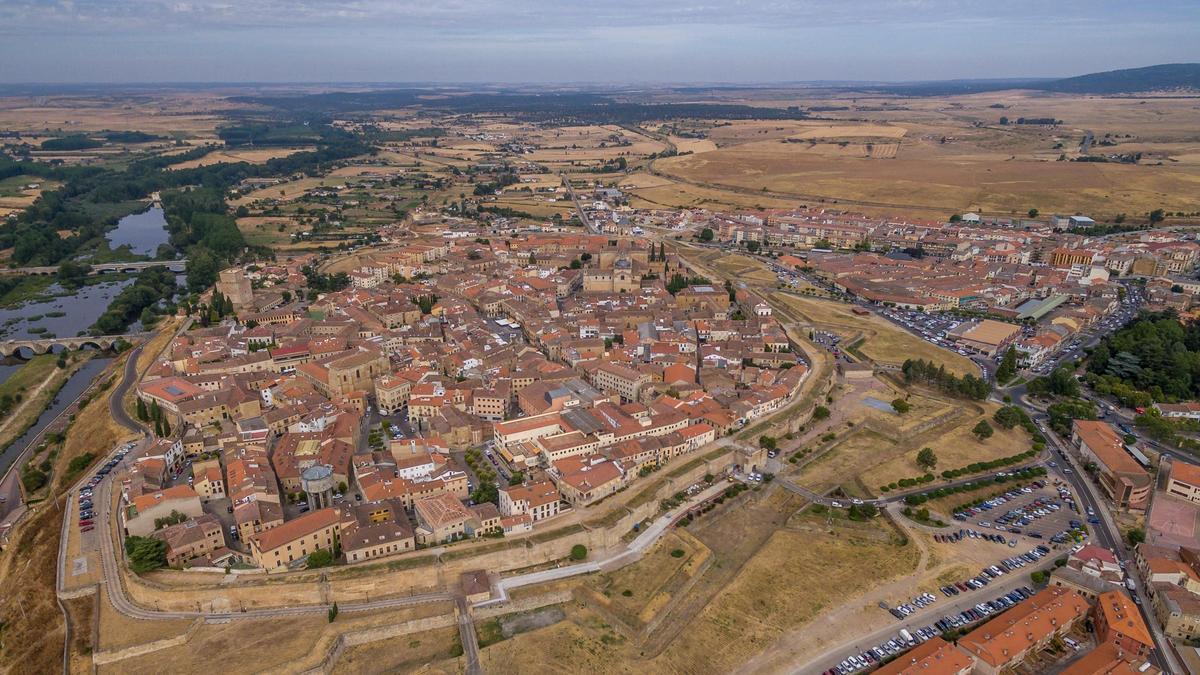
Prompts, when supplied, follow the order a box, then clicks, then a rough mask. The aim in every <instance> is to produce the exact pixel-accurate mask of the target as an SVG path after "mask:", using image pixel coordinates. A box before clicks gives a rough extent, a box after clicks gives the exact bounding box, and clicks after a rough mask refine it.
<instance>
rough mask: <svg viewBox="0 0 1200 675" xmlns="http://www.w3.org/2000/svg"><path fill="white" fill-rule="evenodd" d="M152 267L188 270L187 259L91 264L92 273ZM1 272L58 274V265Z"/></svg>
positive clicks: (19, 268) (10, 269)
mask: <svg viewBox="0 0 1200 675" xmlns="http://www.w3.org/2000/svg"><path fill="white" fill-rule="evenodd" d="M151 267H166V268H168V269H170V270H171V271H172V272H184V271H186V270H187V260H142V261H138V262H115V263H97V264H94V265H91V268H92V269H91V272H89V274H90V275H92V276H95V275H97V274H120V273H122V272H140V271H142V270H144V269H149V268H151ZM0 274H31V275H42V276H46V275H51V274H58V267H0Z"/></svg>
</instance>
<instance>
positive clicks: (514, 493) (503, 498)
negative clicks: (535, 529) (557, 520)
mask: <svg viewBox="0 0 1200 675" xmlns="http://www.w3.org/2000/svg"><path fill="white" fill-rule="evenodd" d="M558 504H559V493H558V488H556V487H555V486H554V483H552V482H550V481H538V482H536V483H528V484H525V485H514V486H510V487H506V488H501V489H500V514H501V515H503V516H519V515H524V514H528V515H529V516H530V518H531V519H532V521H533V522H535V523H536V522H538V521H539V520H545V519H547V518H551V517H553V516H555V515H558Z"/></svg>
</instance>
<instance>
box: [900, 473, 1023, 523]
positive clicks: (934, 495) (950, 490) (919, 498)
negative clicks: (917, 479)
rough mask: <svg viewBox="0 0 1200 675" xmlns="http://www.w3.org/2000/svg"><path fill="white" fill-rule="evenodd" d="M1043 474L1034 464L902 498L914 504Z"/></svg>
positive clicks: (971, 504)
mask: <svg viewBox="0 0 1200 675" xmlns="http://www.w3.org/2000/svg"><path fill="white" fill-rule="evenodd" d="M1044 475H1046V469H1044V468H1043V467H1040V466H1034V467H1030V468H1028V469H1021V470H1020V471H1014V472H1013V473H1012V474H1011V475H1008V476H993V477H991V478H988V479H981V480H979V481H977V482H973V483H965V484H963V485H955V486H951V487H944V488H938V489H936V490H930V491H929V492H922V493H920V494H915V495H908V496H907V497H905V498H904V502H905V503H906V504H909V505H911V506H916V505H918V504H924V503H925V502H927V501H929V500H930V499H941V498H942V497H949V496H950V495H956V494H959V493H962V492H971V491H972V490H978V489H979V488H982V487H987V486H988V485H998V484H1002V483H1006V482H1008V481H1010V480H1024V479H1027V478H1035V477H1037V476H1044ZM1018 487H1020V486H1018ZM1009 489H1011V488H1009ZM1007 491H1008V490H1007V489H1006V490H1003V491H1000V492H997V493H995V494H993V495H991V496H988V497H981V498H979V499H977V500H975V501H974V502H972V503H970V504H968V505H965V506H959V507H958V508H955V509H952V510H951V512H955V511H961V510H962V509H964V508H966V507H967V506H975V505H976V504H979V503H981V502H984V501H987V500H988V499H992V498H993V497H995V496H996V495H999V494H1004V492H1007Z"/></svg>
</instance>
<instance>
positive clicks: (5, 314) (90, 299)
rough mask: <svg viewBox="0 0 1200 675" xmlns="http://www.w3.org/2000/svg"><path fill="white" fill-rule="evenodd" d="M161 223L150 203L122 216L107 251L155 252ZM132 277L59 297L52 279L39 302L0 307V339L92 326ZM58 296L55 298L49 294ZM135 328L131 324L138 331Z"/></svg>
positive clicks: (4, 375) (7, 364) (6, 368)
mask: <svg viewBox="0 0 1200 675" xmlns="http://www.w3.org/2000/svg"><path fill="white" fill-rule="evenodd" d="M166 225H167V221H166V218H165V217H164V215H163V210H162V208H161V207H158V206H152V207H150V208H149V209H147V210H145V211H142V212H141V213H134V214H132V215H128V216H125V217H124V218H121V219H120V220H119V221H118V222H117V227H116V229H114V230H112V231H110V232H109V233H108V235H107V236H108V241H109V244H110V246H111V247H112V248H113V249H116V248H120V247H121V246H128V247H129V250H130V252H131V253H134V254H137V255H155V254H156V253H157V252H158V247H159V246H161V245H162V244H166V243H167V240H168V234H167V231H166V229H165V228H166ZM132 283H133V280H132V279H122V280H119V281H118V280H113V281H101V282H99V283H95V284H89V285H86V286H83V287H81V288H80V289H79V290H77V291H75V292H74V293H73V294H68V295H59V294H61V293H64V290H65V289H63V288H62V287H61V286H59V285H58V284H57V283H55V284H51V285H50V286H49V287H48V288H47V289H46V290H45V292H44V295H45V299H44V300H34V301H31V302H26V303H24V304H23V305H21V306H19V307H13V308H8V309H0V340H37V339H42V338H52V337H74V336H76V335H79V334H80V333H82V332H84V331H86V330H88V329H89V328H91V327H92V324H93V323H95V322H96V319H98V318H100V315H101V314H103V313H104V311H105V310H106V309H108V304H109V303H110V302H112V299H113V298H115V297H116V296H117V294H118V293H120V292H121V289H123V288H125V287H126V286H128V285H129V284H132ZM56 295H58V297H54V296H56ZM138 329H139V326H136V325H135V326H133V327H131V330H138ZM18 367H20V363H19V362H17V361H16V360H14V359H9V360H6V361H2V362H0V382H3V381H5V380H7V379H8V378H9V376H10V375H12V373H13V372H15V371H16V369H17V368H18Z"/></svg>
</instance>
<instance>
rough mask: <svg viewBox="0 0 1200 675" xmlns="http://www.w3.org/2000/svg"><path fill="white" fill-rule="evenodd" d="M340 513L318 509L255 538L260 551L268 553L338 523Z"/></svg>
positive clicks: (335, 510) (332, 509)
mask: <svg viewBox="0 0 1200 675" xmlns="http://www.w3.org/2000/svg"><path fill="white" fill-rule="evenodd" d="M339 517H340V513H339V512H338V510H337V509H334V508H329V509H317V510H316V511H312V512H310V513H306V514H304V515H302V516H300V517H299V518H295V519H293V520H289V521H287V522H285V523H284V524H282V525H280V526H278V527H272V528H271V529H269V530H264V531H262V532H259V533H258V534H256V535H254V536H253V539H254V540H256V541H257V542H258V550H260V551H262V552H263V553H266V552H267V551H273V550H275V549H277V548H279V547H280V546H284V545H286V544H287V543H289V542H292V541H295V540H297V539H299V538H300V537H303V536H305V535H307V534H312V533H313V532H318V531H320V530H322V529H324V528H326V527H329V526H331V525H334V524H335V523H337V522H338V519H339Z"/></svg>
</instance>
